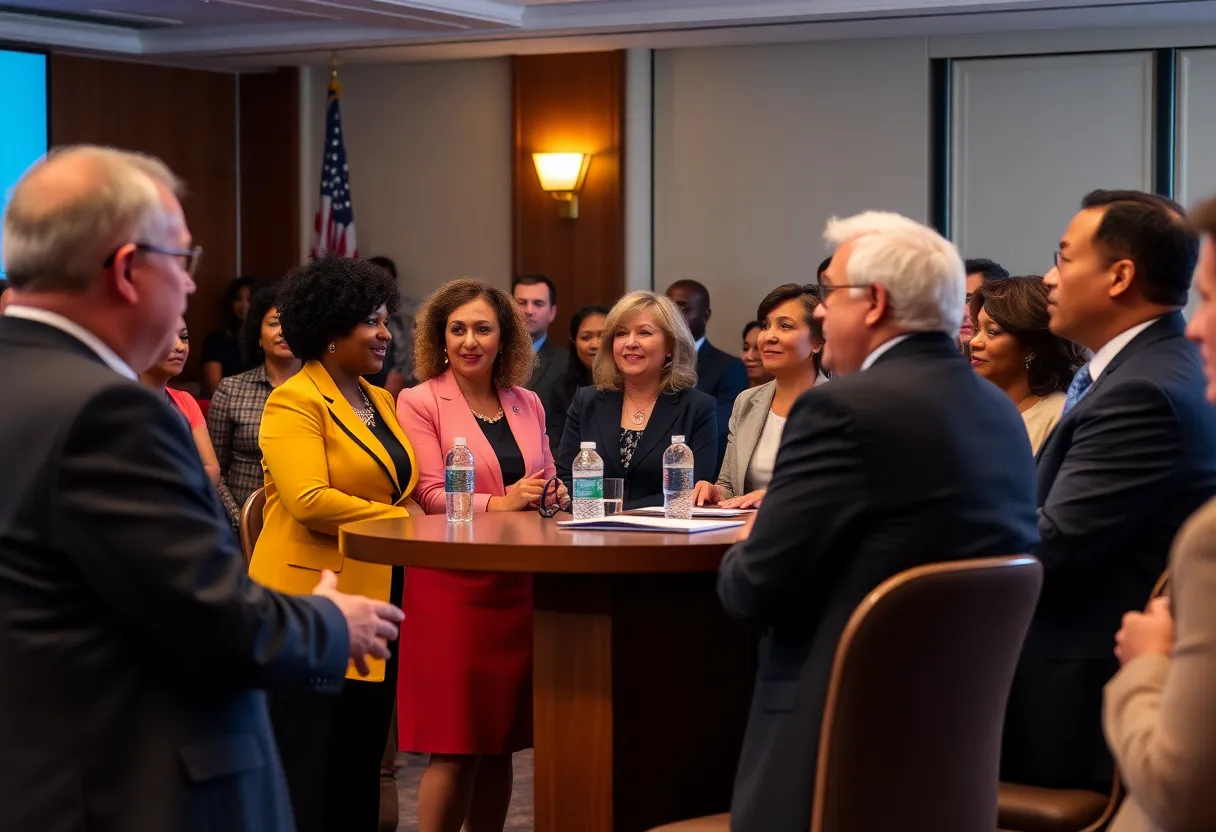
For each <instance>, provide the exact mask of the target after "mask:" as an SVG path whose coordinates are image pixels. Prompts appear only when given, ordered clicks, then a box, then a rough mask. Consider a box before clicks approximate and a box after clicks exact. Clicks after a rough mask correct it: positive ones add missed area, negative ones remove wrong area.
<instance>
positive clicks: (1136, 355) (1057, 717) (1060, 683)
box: [1001, 312, 1216, 789]
mask: <svg viewBox="0 0 1216 832" xmlns="http://www.w3.org/2000/svg"><path fill="white" fill-rule="evenodd" d="M1185 326H1186V323H1185V321H1184V320H1183V317H1182V314H1181V313H1180V312H1175V313H1172V314H1170V315H1167V316H1166V317H1164V318H1162V319H1161V320H1159V321H1157V322H1156V323H1154V324H1152V325H1151V326H1150V327H1149V328H1148V329H1146V330H1144V331H1143V332H1141V333H1140V334H1139V335H1137V336H1136V337H1135V338H1133V339H1132V340H1131V342H1129V343H1128V344H1127V346H1125V347H1124V348H1123V349H1122V350H1120V351H1119V353H1118V354H1117V355H1116V356H1115V357H1114V359H1113V360H1112V361H1111V363H1110V364H1109V365H1108V366H1107V367H1106V369H1105V370H1104V371H1103V372H1102V374H1101V375H1099V376H1098V378H1097V379H1095V380H1094V383H1093V386H1092V387H1090V389H1089V391H1088V392H1087V393H1086V394H1085V396H1084V398H1082V399H1081V400H1080V402H1078V403H1077V405H1076V406H1075V407H1074V408H1073V409H1072V410H1070V411H1069V412H1068V413H1067V414H1065V415H1064V417H1063V418H1062V419H1061V420H1060V422H1059V424H1058V425H1056V428H1055V431H1054V432H1053V433H1052V434H1051V436H1049V437H1048V439H1047V442H1046V443H1044V445H1043V447H1042V449H1041V450H1040V451H1039V458H1038V472H1037V473H1038V477H1037V478H1038V505H1039V535H1040V537H1041V538H1042V542H1041V543H1040V544H1039V546H1038V548H1037V549H1036V551H1035V555H1036V556H1038V558H1039V559H1040V560H1041V561H1042V562H1043V569H1044V578H1043V595H1042V597H1041V598H1040V599H1039V606H1038V609H1037V611H1036V612H1035V617H1034V620H1033V622H1032V623H1031V626H1030V632H1029V633H1028V634H1027V636H1026V647H1025V649H1024V650H1023V654H1022V660H1021V662H1020V663H1019V665H1018V672H1017V675H1016V676H1015V677H1014V683H1013V690H1012V692H1011V693H1010V699H1009V710H1008V715H1007V718H1006V723H1005V739H1004V744H1003V748H1002V754H1001V756H1002V761H1001V763H1002V766H1001V776H1002V778H1003V779H1005V780H1010V781H1013V782H1018V783H1027V784H1031V785H1043V786H1052V787H1058V788H1094V789H1105V788H1107V787H1108V786H1109V783H1110V779H1111V772H1112V767H1111V759H1110V754H1109V752H1108V751H1107V748H1106V743H1105V741H1104V740H1103V737H1102V724H1101V717H1102V687H1103V685H1105V684H1106V682H1107V681H1109V680H1110V678H1111V677H1112V676H1113V675H1114V674H1115V671H1117V670H1118V669H1119V664H1118V662H1117V661H1116V659H1115V656H1114V654H1113V652H1112V649H1113V644H1114V642H1113V639H1114V635H1115V633H1116V632H1117V631H1118V629H1119V625H1120V621H1121V619H1122V616H1123V614H1124V613H1125V612H1127V611H1128V610H1136V609H1143V607H1144V605H1145V604H1146V603H1147V601H1148V598H1149V595H1150V593H1151V592H1152V589H1153V584H1154V583H1155V582H1156V580H1157V578H1158V577H1159V576H1160V575H1161V573H1162V572H1163V571H1164V570H1165V567H1166V563H1167V561H1168V559H1169V550H1170V545H1171V542H1172V541H1173V539H1174V536H1175V535H1176V534H1177V533H1178V530H1179V529H1180V528H1181V527H1182V524H1183V522H1185V520H1186V519H1187V517H1189V516H1190V515H1191V514H1192V513H1193V512H1194V511H1195V510H1196V509H1198V508H1199V507H1200V506H1201V505H1203V504H1204V503H1205V502H1206V501H1207V500H1208V499H1209V498H1210V497H1212V496H1213V495H1214V494H1216V410H1213V409H1212V407H1211V406H1210V405H1208V404H1207V403H1206V402H1205V401H1204V389H1205V386H1206V385H1205V382H1204V376H1203V368H1202V365H1201V363H1200V360H1199V354H1198V350H1197V349H1196V348H1195V347H1194V345H1192V344H1190V343H1189V342H1188V341H1187V340H1186V339H1185V338H1184V336H1183V329H1184V328H1185Z"/></svg>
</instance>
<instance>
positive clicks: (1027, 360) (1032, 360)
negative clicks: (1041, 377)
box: [1026, 353, 1034, 372]
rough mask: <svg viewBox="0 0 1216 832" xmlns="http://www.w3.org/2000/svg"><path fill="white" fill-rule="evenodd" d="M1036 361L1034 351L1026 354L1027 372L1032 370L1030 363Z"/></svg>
mask: <svg viewBox="0 0 1216 832" xmlns="http://www.w3.org/2000/svg"><path fill="white" fill-rule="evenodd" d="M1033 362H1034V353H1031V354H1030V355H1028V356H1026V372H1030V365H1031V364H1032V363H1033Z"/></svg>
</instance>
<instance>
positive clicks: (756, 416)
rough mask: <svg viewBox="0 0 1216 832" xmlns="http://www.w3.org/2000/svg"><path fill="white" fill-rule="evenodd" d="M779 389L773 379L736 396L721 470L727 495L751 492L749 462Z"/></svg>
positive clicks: (723, 492) (720, 475)
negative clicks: (747, 481)
mask: <svg viewBox="0 0 1216 832" xmlns="http://www.w3.org/2000/svg"><path fill="white" fill-rule="evenodd" d="M776 392H777V382H776V381H769V382H765V383H764V384H761V385H760V386H759V387H749V388H747V389H746V390H744V391H743V392H742V393H740V394H739V395H738V397H736V398H735V406H734V407H733V408H732V409H731V412H730V434H729V436H727V438H726V456H725V457H723V458H722V470H721V472H719V474H718V488H720V489H722V496H723V498H724V499H730V498H731V497H737V496H739V495H740V494H746V493H747V489H746V487H745V486H744V485H743V480H744V478H745V477H746V476H747V466H748V465H750V464H751V461H752V453H753V452H754V451H755V450H756V443H757V442H759V441H760V434H761V433H763V432H764V422H765V421H766V420H767V419H768V412H769V410H771V409H772V407H773V395H774V394H775V393H776Z"/></svg>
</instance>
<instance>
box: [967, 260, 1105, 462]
mask: <svg viewBox="0 0 1216 832" xmlns="http://www.w3.org/2000/svg"><path fill="white" fill-rule="evenodd" d="M970 312H971V317H972V319H973V321H974V324H975V334H974V335H973V336H972V337H971V342H970V347H971V366H972V367H974V368H975V371H976V373H978V374H979V375H981V376H983V377H984V378H986V379H988V380H989V381H991V382H992V383H993V384H995V385H996V386H997V387H1000V388H1001V389H1002V390H1004V391H1005V393H1006V395H1008V396H1009V398H1010V399H1011V400H1012V401H1013V403H1014V404H1015V405H1017V408H1018V411H1019V412H1020V413H1021V414H1022V421H1024V422H1025V423H1026V432H1027V433H1028V434H1029V435H1030V447H1031V450H1033V451H1034V452H1035V453H1038V452H1039V447H1040V446H1041V445H1042V444H1043V442H1044V441H1045V440H1046V439H1047V436H1048V435H1049V434H1050V433H1051V431H1052V429H1053V428H1054V427H1055V426H1056V422H1058V421H1060V414H1061V412H1063V410H1064V397H1065V393H1066V391H1067V390H1068V385H1069V384H1070V383H1071V382H1072V377H1073V375H1075V374H1076V372H1077V370H1078V369H1079V368H1080V367H1081V365H1082V364H1084V363H1085V360H1086V356H1085V350H1084V349H1083V348H1082V347H1080V346H1078V345H1077V344H1074V343H1073V342H1072V341H1066V340H1064V339H1063V338H1061V337H1059V336H1058V335H1053V334H1052V332H1051V330H1050V329H1049V328H1048V326H1049V324H1050V320H1051V319H1050V318H1049V317H1048V314H1047V287H1046V286H1045V285H1044V284H1043V278H1041V277H1034V276H1030V277H1008V278H1004V279H996V280H991V279H987V278H986V279H984V281H983V282H981V283H980V286H979V288H978V289H977V290H976V291H975V292H974V293H973V294H972V296H971V307H970Z"/></svg>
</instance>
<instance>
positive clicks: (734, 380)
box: [697, 340, 747, 482]
mask: <svg viewBox="0 0 1216 832" xmlns="http://www.w3.org/2000/svg"><path fill="white" fill-rule="evenodd" d="M697 389H698V390H700V391H701V392H702V393H708V394H709V395H711V396H713V397H714V399H716V400H717V403H718V450H717V453H716V456H715V460H716V461H715V463H714V470H713V476H711V477H706V479H708V480H709V481H710V482H716V481H717V479H718V470H719V469H720V468H721V467H722V457H724V456H725V455H726V439H727V437H728V435H729V433H730V413H731V409H732V408H733V407H734V406H735V399H736V398H737V397H738V395H739V394H740V393H742V392H743V391H744V390H746V389H747V369H746V368H745V367H744V366H743V362H742V361H741V360H740V359H739V358H738V357H737V356H734V355H730V354H729V353H725V352H722V350H720V349H718V348H717V347H715V346H714V345H713V344H711V343H709V341H708V340H706V341H705V343H703V344H702V345H701V349H699V350H697ZM697 476H698V478H699V477H700V476H701V475H700V472H698V473H697Z"/></svg>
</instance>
